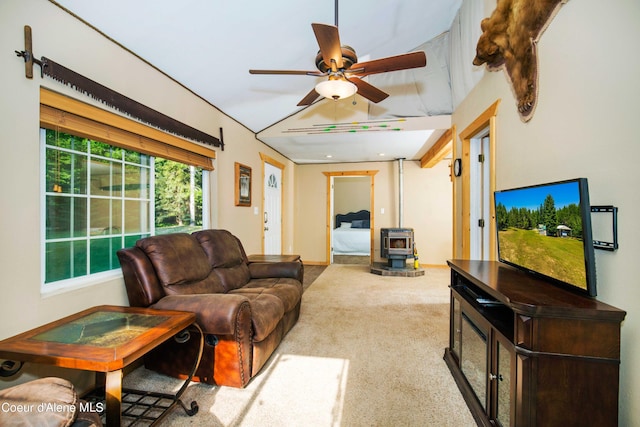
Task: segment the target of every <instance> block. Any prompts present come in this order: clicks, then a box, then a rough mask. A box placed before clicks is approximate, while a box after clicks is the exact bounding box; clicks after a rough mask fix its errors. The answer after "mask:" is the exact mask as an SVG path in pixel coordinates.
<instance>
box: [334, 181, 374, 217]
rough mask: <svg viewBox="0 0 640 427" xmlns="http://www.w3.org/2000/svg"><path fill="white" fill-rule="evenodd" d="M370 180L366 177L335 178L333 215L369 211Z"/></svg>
mask: <svg viewBox="0 0 640 427" xmlns="http://www.w3.org/2000/svg"><path fill="white" fill-rule="evenodd" d="M370 182H371V179H370V178H369V177H368V176H364V177H362V176H357V177H336V178H334V181H333V183H334V186H333V213H334V215H335V214H346V213H349V212H358V211H359V210H362V209H365V210H369V205H370V203H369V199H370V197H371V191H370V190H371V185H370Z"/></svg>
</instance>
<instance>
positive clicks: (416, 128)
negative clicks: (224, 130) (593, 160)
mask: <svg viewBox="0 0 640 427" xmlns="http://www.w3.org/2000/svg"><path fill="white" fill-rule="evenodd" d="M52 1H53V0H52ZM53 2H54V3H57V4H58V5H60V6H61V7H63V8H65V9H67V10H68V11H70V12H71V13H73V14H74V15H76V16H77V17H79V18H80V19H82V20H83V21H86V22H87V23H88V24H90V25H91V26H93V27H95V28H96V29H98V30H99V31H101V32H102V33H104V34H105V35H106V36H108V37H110V38H111V39H113V40H114V41H116V42H117V43H119V44H121V45H122V46H123V47H125V48H126V49H128V50H130V51H131V52H133V53H134V54H136V55H138V56H139V57H141V58H142V59H144V60H146V61H147V62H149V63H151V64H152V65H154V66H155V67H157V68H158V69H159V70H161V71H162V72H164V73H165V74H167V75H168V76H170V77H171V78H173V79H175V80H176V81H177V82H179V83H180V84H182V85H184V86H185V87H187V88H188V89H190V90H191V91H193V92H194V93H196V94H197V95H199V96H200V97H202V98H203V99H205V100H206V101H208V102H209V103H211V104H212V105H214V106H216V107H217V108H218V109H220V110H221V111H222V112H224V113H225V114H227V115H229V116H230V117H232V118H233V119H235V120H236V121H237V122H239V123H241V124H242V125H244V126H245V127H247V128H248V129H250V130H251V131H253V132H254V133H256V136H257V137H258V139H260V140H262V141H263V142H264V143H265V144H267V145H269V146H271V147H273V148H274V149H276V150H277V151H278V152H280V153H282V154H283V155H285V156H287V157H288V158H290V159H291V160H293V161H295V162H298V163H314V162H352V161H370V160H380V159H381V158H387V159H393V158H398V157H403V158H407V159H418V158H420V156H422V155H423V154H424V153H425V152H426V151H427V150H428V149H429V147H430V146H431V145H432V144H433V143H434V142H435V140H436V139H437V138H438V136H439V135H440V134H441V133H442V132H443V131H444V130H445V129H447V128H449V126H450V117H449V114H450V112H447V111H444V110H442V109H440V110H438V111H430V110H429V108H425V107H424V104H425V102H424V100H425V99H430V100H433V99H434V98H435V97H440V96H441V95H440V94H442V93H446V92H447V91H449V92H450V89H449V87H447V86H446V85H447V84H448V82H446V81H444V82H439V83H438V85H439V86H442V87H440V88H438V89H437V90H435V89H434V87H433V86H435V84H433V85H431V86H429V85H426V84H424V81H425V79H426V77H425V76H426V75H427V74H428V73H429V72H430V70H431V69H432V68H430V67H434V64H437V63H434V61H433V60H432V58H430V51H429V50H426V52H427V66H426V67H424V69H416V70H413V71H412V70H405V71H396V72H391V73H386V74H382V75H376V76H369V77H368V78H367V79H368V81H369V83H372V84H375V85H376V87H378V88H380V89H382V90H384V91H386V92H388V93H390V94H391V96H390V97H389V98H387V99H386V100H384V101H382V102H380V103H378V104H375V105H374V104H371V103H370V102H369V101H367V100H366V99H365V98H363V97H361V96H360V95H355V96H354V97H351V98H347V99H344V100H339V101H333V100H328V99H322V98H321V99H319V100H318V101H316V102H315V103H314V104H313V105H311V106H309V107H298V106H296V104H297V103H298V102H299V101H300V100H301V99H302V98H303V97H304V96H305V95H306V94H307V93H308V92H309V91H310V90H311V89H312V88H313V87H314V86H315V84H317V83H318V82H320V81H322V80H323V79H326V78H321V77H312V76H304V75H250V74H249V69H256V68H257V69H284V70H315V69H316V68H315V57H316V54H317V53H318V42H317V40H316V38H315V36H314V33H313V31H312V28H311V23H316V22H317V23H324V24H331V25H334V24H335V23H336V13H335V8H336V3H337V2H336V1H334V0H316V1H313V2H304V1H299V0H271V1H255V2H251V3H250V4H247V2H242V1H219V0H215V1H212V0H180V1H175V0H136V1H131V0H91V1H86V0H55V1H53ZM461 2H462V0H343V1H342V2H341V3H340V4H339V6H338V16H337V18H338V22H337V23H338V27H339V31H340V39H341V42H342V44H346V45H349V46H352V47H353V48H354V49H355V50H356V53H357V55H358V60H359V61H360V62H362V61H368V60H374V59H379V58H383V57H387V56H393V55H398V54H402V53H406V52H410V51H414V50H418V49H422V50H425V48H424V46H425V43H427V42H430V41H432V40H434V39H438V37H440V36H441V35H442V34H443V33H445V32H446V31H448V30H449V28H450V26H451V23H452V21H453V19H454V17H455V14H456V12H457V10H458V9H459V7H460V4H461ZM392 75H394V76H392ZM427 86H429V87H427ZM383 156H384V157H383Z"/></svg>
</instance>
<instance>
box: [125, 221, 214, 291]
mask: <svg viewBox="0 0 640 427" xmlns="http://www.w3.org/2000/svg"><path fill="white" fill-rule="evenodd" d="M136 246H137V247H139V248H140V249H142V250H143V251H144V252H145V254H146V255H147V256H148V257H149V259H150V260H151V263H152V264H153V267H154V268H155V270H156V272H157V274H158V278H159V279H160V283H161V284H162V285H163V286H168V285H180V284H185V283H190V282H194V281H200V280H203V279H205V278H206V277H207V276H208V275H209V273H210V272H211V268H210V267H209V263H208V262H207V255H206V254H205V253H204V251H203V250H202V247H201V246H200V245H199V244H198V241H197V240H196V239H195V237H193V236H192V235H190V234H187V233H176V234H167V235H160V236H151V237H147V238H145V239H141V240H138V241H137V242H136Z"/></svg>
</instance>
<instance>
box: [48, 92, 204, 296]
mask: <svg viewBox="0 0 640 427" xmlns="http://www.w3.org/2000/svg"><path fill="white" fill-rule="evenodd" d="M40 113H41V114H40V131H39V134H38V135H39V144H40V168H39V170H40V181H41V188H40V200H41V209H40V225H41V233H40V240H41V294H42V295H44V296H48V295H54V294H58V293H62V292H67V291H71V290H74V289H78V288H84V287H88V286H93V285H96V284H99V283H104V282H106V281H109V280H114V279H118V278H122V271H121V270H120V269H118V268H115V269H112V270H107V271H102V272H97V273H91V272H90V271H89V272H88V274H86V275H83V276H77V277H71V278H68V279H62V280H57V281H53V282H48V283H46V282H45V280H46V263H47V260H46V243H47V234H46V214H47V204H46V198H47V189H46V175H47V169H46V168H47V159H46V151H47V144H46V137H45V135H46V131H45V130H44V129H43V128H45V129H52V130H57V131H60V132H65V133H68V134H72V135H75V136H78V137H82V138H88V139H91V140H95V141H98V142H102V143H105V144H108V145H112V146H116V147H119V148H123V149H126V150H129V151H135V152H138V153H141V154H146V155H149V156H150V162H149V167H150V189H149V195H148V197H149V216H150V218H149V219H150V227H149V232H150V235H155V234H156V227H155V219H156V218H155V158H156V157H162V158H164V159H168V160H173V161H176V162H179V163H183V164H186V165H189V166H196V167H199V168H201V169H202V193H203V197H202V212H203V215H202V227H203V228H206V227H208V226H209V215H208V214H206V213H207V212H209V206H210V200H209V199H210V191H209V188H210V183H209V180H210V177H209V173H208V172H210V171H212V170H213V159H215V158H216V151H215V150H214V149H212V148H210V147H207V146H204V145H201V144H199V143H195V142H191V141H188V140H184V139H181V138H178V137H176V136H174V135H171V134H168V133H166V132H163V131H161V130H158V129H155V128H152V127H150V126H147V125H144V124H142V123H139V122H136V121H134V120H131V119H129V118H126V117H124V116H120V115H117V114H114V113H111V112H109V111H106V110H102V109H100V108H98V107H95V106H92V105H89V104H86V103H83V102H81V101H78V100H75V99H73V98H69V97H67V96H65V95H61V94H58V93H56V92H52V91H50V90H48V89H45V88H41V90H40ZM124 165H125V163H123V167H124ZM89 198H90V194H89V191H87V200H89ZM123 208H124V206H123ZM89 221H90V218H89V217H88V218H87V222H89ZM144 234H146V233H144ZM86 238H87V242H89V241H90V236H89V235H88V236H87V237H86Z"/></svg>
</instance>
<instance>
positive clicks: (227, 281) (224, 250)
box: [193, 230, 251, 292]
mask: <svg viewBox="0 0 640 427" xmlns="http://www.w3.org/2000/svg"><path fill="white" fill-rule="evenodd" d="M193 236H194V237H195V238H196V239H197V240H198V242H199V243H200V245H202V249H203V250H204V252H205V253H206V255H207V259H208V260H209V263H210V264H211V267H213V269H214V271H215V272H216V275H217V276H218V277H219V278H220V281H221V282H222V286H224V288H225V290H226V291H227V292H228V291H230V290H233V289H237V288H240V287H242V286H244V285H246V284H247V282H248V281H249V279H250V278H251V275H250V273H249V267H248V266H247V263H246V262H245V255H244V251H243V249H242V245H241V244H240V242H239V241H238V239H237V238H236V237H235V236H234V235H233V234H231V233H230V232H228V231H227V230H203V231H198V232H195V233H193Z"/></svg>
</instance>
